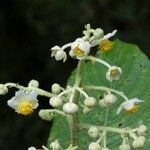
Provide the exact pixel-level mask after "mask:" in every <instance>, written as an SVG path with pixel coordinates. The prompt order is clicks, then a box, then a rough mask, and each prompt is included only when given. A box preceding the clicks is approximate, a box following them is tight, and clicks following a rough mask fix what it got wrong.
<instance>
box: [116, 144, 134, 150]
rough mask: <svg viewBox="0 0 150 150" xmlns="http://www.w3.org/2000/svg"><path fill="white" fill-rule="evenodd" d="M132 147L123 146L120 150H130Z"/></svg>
mask: <svg viewBox="0 0 150 150" xmlns="http://www.w3.org/2000/svg"><path fill="white" fill-rule="evenodd" d="M130 149H131V148H130V145H129V144H122V145H120V146H119V150H130Z"/></svg>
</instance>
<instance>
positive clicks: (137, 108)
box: [125, 104, 139, 114]
mask: <svg viewBox="0 0 150 150" xmlns="http://www.w3.org/2000/svg"><path fill="white" fill-rule="evenodd" d="M138 110H139V106H138V105H137V104H134V106H133V107H132V108H131V109H129V110H127V109H125V111H126V112H127V113H130V114H132V113H135V112H137V111H138Z"/></svg>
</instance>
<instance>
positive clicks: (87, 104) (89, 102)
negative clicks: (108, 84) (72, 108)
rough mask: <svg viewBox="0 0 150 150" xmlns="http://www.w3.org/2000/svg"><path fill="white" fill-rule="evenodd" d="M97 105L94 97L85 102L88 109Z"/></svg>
mask: <svg viewBox="0 0 150 150" xmlns="http://www.w3.org/2000/svg"><path fill="white" fill-rule="evenodd" d="M95 103H96V99H95V98H94V97H88V98H86V99H85V100H84V105H85V106H87V107H93V106H94V105H95Z"/></svg>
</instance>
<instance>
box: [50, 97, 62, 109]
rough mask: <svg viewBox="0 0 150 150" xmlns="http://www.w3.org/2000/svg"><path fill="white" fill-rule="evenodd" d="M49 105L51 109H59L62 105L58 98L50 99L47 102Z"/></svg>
mask: <svg viewBox="0 0 150 150" xmlns="http://www.w3.org/2000/svg"><path fill="white" fill-rule="evenodd" d="M49 103H50V105H51V106H53V107H60V106H61V105H62V103H63V102H62V99H61V98H59V97H52V98H51V99H50V101H49Z"/></svg>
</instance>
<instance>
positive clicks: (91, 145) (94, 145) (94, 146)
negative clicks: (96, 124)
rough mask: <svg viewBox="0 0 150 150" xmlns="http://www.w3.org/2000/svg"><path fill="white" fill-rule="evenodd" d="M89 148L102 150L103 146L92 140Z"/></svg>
mask: <svg viewBox="0 0 150 150" xmlns="http://www.w3.org/2000/svg"><path fill="white" fill-rule="evenodd" d="M88 148H89V150H100V149H101V146H100V145H99V144H98V143H96V142H92V143H90V144H89V147H88Z"/></svg>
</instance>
